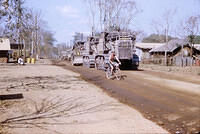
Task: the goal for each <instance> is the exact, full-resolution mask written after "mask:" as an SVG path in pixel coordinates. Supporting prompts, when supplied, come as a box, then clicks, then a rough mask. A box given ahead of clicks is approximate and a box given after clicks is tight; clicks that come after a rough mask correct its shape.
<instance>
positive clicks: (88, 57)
mask: <svg viewBox="0 0 200 134" xmlns="http://www.w3.org/2000/svg"><path fill="white" fill-rule="evenodd" d="M98 44H99V37H98V36H89V37H88V38H87V41H86V42H85V44H84V52H83V66H85V67H88V68H94V67H95V65H96V64H95V56H96V54H97V45H98Z"/></svg>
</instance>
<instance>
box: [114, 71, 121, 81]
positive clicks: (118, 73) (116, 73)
mask: <svg viewBox="0 0 200 134" xmlns="http://www.w3.org/2000/svg"><path fill="white" fill-rule="evenodd" d="M115 77H116V79H117V80H121V71H120V69H119V68H116V70H115Z"/></svg>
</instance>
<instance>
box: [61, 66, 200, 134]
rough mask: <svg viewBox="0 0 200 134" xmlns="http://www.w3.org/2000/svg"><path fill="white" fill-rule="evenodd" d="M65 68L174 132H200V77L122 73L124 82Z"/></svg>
mask: <svg viewBox="0 0 200 134" xmlns="http://www.w3.org/2000/svg"><path fill="white" fill-rule="evenodd" d="M60 66H63V68H66V69H70V70H72V71H74V72H78V73H80V74H81V77H82V78H84V79H85V80H87V81H90V82H92V83H94V84H96V85H97V86H99V87H101V88H103V89H104V91H105V92H106V93H108V94H109V95H110V96H113V97H115V98H118V99H119V100H120V101H121V102H123V103H126V104H128V105H130V106H132V107H134V108H136V109H137V110H139V111H140V112H141V113H142V114H143V115H144V116H145V117H146V118H148V119H150V120H152V121H154V122H156V123H157V124H159V125H160V126H162V127H163V128H166V129H167V130H168V131H170V132H172V133H198V132H200V76H188V75H183V74H180V75H173V74H169V73H164V72H157V71H149V70H139V71H122V74H123V77H124V80H121V81H117V80H106V79H105V73H104V72H102V71H96V70H95V69H88V68H85V67H78V66H77V67H73V66H71V65H69V64H67V63H60Z"/></svg>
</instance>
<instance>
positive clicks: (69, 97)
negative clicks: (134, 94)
mask: <svg viewBox="0 0 200 134" xmlns="http://www.w3.org/2000/svg"><path fill="white" fill-rule="evenodd" d="M49 64H50V63H49ZM80 70H82V69H81V68H80ZM0 74H1V75H0V98H1V99H2V96H1V95H7V98H4V99H5V100H0V133H2V134H4V133H5V134H78V133H82V134H84V133H85V134H88V133H90V134H95V133H106V134H107V133H112V134H118V133H162V134H165V133H168V132H167V131H166V130H164V129H163V128H161V127H159V126H158V125H156V124H155V123H153V122H152V121H150V120H147V119H145V118H144V117H143V116H142V115H141V114H140V113H139V112H138V111H136V110H134V109H133V108H131V107H129V106H127V105H124V104H122V103H120V102H119V101H118V100H116V99H114V98H112V97H109V96H108V95H107V94H105V93H104V92H103V91H102V89H100V88H98V87H97V86H95V85H94V84H90V83H88V82H86V81H84V80H82V79H81V77H80V75H79V74H78V73H74V72H72V71H69V70H67V69H63V68H61V67H58V66H52V65H47V64H45V65H43V64H41V65H37V64H36V65H26V66H15V65H14V66H0ZM94 80H95V79H94ZM13 94H15V97H12V96H13ZM16 94H19V95H16ZM8 98H9V99H8ZM7 99H8V100H7ZM2 129H3V130H2ZM2 131H3V132H2Z"/></svg>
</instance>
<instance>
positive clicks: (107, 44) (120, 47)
mask: <svg viewBox="0 0 200 134" xmlns="http://www.w3.org/2000/svg"><path fill="white" fill-rule="evenodd" d="M135 39H136V36H135V34H133V33H131V32H124V31H111V32H102V33H101V35H100V37H99V41H98V44H97V45H96V46H95V47H94V48H95V49H96V52H95V67H96V69H103V70H104V69H105V68H107V67H108V64H109V55H110V53H111V52H112V51H114V52H115V54H116V56H117V57H118V58H119V60H120V62H121V63H122V64H121V65H120V68H135V69H137V68H138V66H139V62H136V60H135V50H134V44H135Z"/></svg>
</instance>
